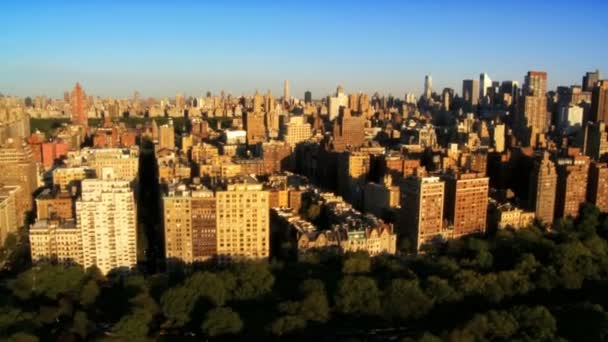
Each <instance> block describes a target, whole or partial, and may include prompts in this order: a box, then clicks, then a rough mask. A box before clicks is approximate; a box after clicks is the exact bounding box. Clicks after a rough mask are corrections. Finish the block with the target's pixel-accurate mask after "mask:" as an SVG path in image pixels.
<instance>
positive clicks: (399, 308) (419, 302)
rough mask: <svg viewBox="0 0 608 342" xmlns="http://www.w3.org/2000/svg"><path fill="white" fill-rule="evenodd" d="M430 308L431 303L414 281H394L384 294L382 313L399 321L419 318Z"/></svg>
mask: <svg viewBox="0 0 608 342" xmlns="http://www.w3.org/2000/svg"><path fill="white" fill-rule="evenodd" d="M432 306H433V302H432V301H431V299H429V298H428V297H427V296H426V295H425V294H424V292H422V290H421V289H420V287H419V286H418V282H417V281H415V280H405V279H394V280H393V281H391V283H390V285H389V286H388V288H387V289H386V291H385V293H384V306H383V307H384V311H385V312H386V313H387V315H388V316H389V317H391V318H395V319H398V320H401V321H406V320H408V319H410V318H420V317H422V316H424V315H426V313H427V312H428V311H429V310H430V309H431V307H432Z"/></svg>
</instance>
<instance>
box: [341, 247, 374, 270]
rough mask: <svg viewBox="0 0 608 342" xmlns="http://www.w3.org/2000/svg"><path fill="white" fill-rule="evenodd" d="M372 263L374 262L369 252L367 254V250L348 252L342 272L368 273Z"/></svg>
mask: <svg viewBox="0 0 608 342" xmlns="http://www.w3.org/2000/svg"><path fill="white" fill-rule="evenodd" d="M371 264H372V263H371V259H370V257H369V254H367V253H366V252H357V253H352V254H348V255H347V256H345V257H344V263H343V265H342V273H344V274H355V273H368V272H369V271H370V269H371Z"/></svg>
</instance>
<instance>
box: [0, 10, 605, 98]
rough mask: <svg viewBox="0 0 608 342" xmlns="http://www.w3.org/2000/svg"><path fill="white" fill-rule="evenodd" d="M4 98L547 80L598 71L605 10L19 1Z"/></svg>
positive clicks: (392, 89) (386, 89) (2, 43)
mask: <svg viewBox="0 0 608 342" xmlns="http://www.w3.org/2000/svg"><path fill="white" fill-rule="evenodd" d="M0 8H1V11H0V92H2V93H5V94H14V95H20V96H26V95H32V96H34V95H41V94H46V95H49V96H53V97H60V96H62V94H63V91H64V90H66V89H69V88H71V87H72V86H73V84H74V83H75V82H76V81H80V82H81V83H82V84H83V86H84V87H85V89H86V91H87V93H89V94H95V95H101V96H115V97H122V96H131V94H132V93H133V91H134V90H138V91H139V92H140V93H141V94H142V96H170V97H172V96H174V95H175V94H176V93H177V92H182V93H185V94H186V95H200V94H203V93H205V92H206V91H207V90H210V91H212V92H214V93H218V92H219V91H220V90H222V89H224V90H225V91H227V92H230V93H232V94H235V95H241V94H243V93H252V92H254V91H255V90H256V89H260V91H265V90H266V89H271V90H272V91H273V92H274V93H276V94H277V95H278V94H280V93H281V88H282V84H283V80H284V79H288V80H289V81H290V87H291V90H292V94H294V95H296V96H300V97H302V96H303V93H304V91H305V90H308V89H309V90H311V91H312V92H313V97H315V98H318V97H321V96H324V95H327V94H328V93H330V92H333V91H334V89H335V87H336V85H338V84H342V85H343V86H344V88H345V89H346V91H347V92H350V91H366V92H374V91H379V92H382V93H385V94H388V93H392V94H393V95H395V96H399V97H403V94H404V93H405V92H406V91H407V92H415V93H420V91H421V89H422V87H423V82H424V75H425V74H431V75H432V76H433V83H434V87H435V88H436V89H437V90H439V91H440V90H441V88H443V87H453V88H455V90H456V91H457V92H458V93H460V91H461V85H462V83H461V82H462V79H465V78H472V77H478V76H479V73H481V72H487V73H488V74H489V75H490V77H491V78H492V79H494V80H505V79H515V80H520V82H521V81H522V80H523V77H524V74H525V73H526V72H527V71H528V70H544V71H547V72H548V73H549V84H550V86H551V87H555V86H557V85H562V84H567V85H569V84H580V82H581V77H582V75H583V74H584V72H585V71H589V70H595V69H596V68H598V69H600V70H601V71H603V74H608V44H607V43H606V42H607V41H608V20H607V19H608V18H607V16H608V1H605V0H595V1H586V0H579V1H572V0H570V1H562V0H553V1H534V0H529V1H525V0H512V1H511V0H506V1H500V2H499V1H491V0H487V1H441V0H438V1H406V0H403V1H382V0H377V1H317V0H309V1H288V0H283V1H185V0H178V1H157V0H153V1H119V0H107V1H84V0H80V1H44V2H43V1H27V0H22V1H17V0H7V1H3V3H2V4H1V5H0Z"/></svg>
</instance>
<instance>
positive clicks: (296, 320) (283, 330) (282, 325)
mask: <svg viewBox="0 0 608 342" xmlns="http://www.w3.org/2000/svg"><path fill="white" fill-rule="evenodd" d="M304 328H306V321H305V320H304V319H302V318H300V317H298V316H292V315H287V316H283V317H279V318H278V319H276V320H275V321H274V322H272V325H271V326H270V331H271V332H272V333H273V334H274V335H277V336H282V335H285V334H289V333H292V332H294V331H297V330H302V329H304Z"/></svg>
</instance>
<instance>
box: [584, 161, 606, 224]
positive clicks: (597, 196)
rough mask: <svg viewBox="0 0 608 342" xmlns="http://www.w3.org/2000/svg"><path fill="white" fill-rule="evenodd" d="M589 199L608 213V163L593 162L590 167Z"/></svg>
mask: <svg viewBox="0 0 608 342" xmlns="http://www.w3.org/2000/svg"><path fill="white" fill-rule="evenodd" d="M587 201H588V202H589V203H593V204H595V206H596V207H597V208H598V209H599V210H600V211H601V212H603V213H608V164H607V163H599V162H592V163H591V167H590V168H589V183H588V185H587Z"/></svg>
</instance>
